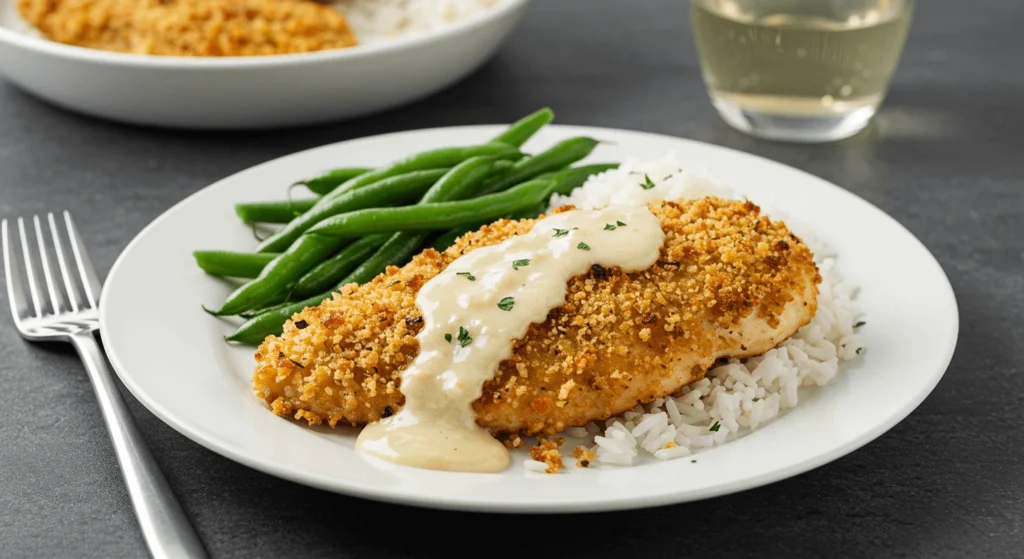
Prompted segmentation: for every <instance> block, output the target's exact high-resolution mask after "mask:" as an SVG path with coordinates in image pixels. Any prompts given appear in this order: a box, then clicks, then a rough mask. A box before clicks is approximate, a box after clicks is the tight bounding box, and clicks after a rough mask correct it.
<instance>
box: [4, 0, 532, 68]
mask: <svg viewBox="0 0 1024 559" xmlns="http://www.w3.org/2000/svg"><path fill="white" fill-rule="evenodd" d="M14 1H15V0H0V2H14ZM529 2H530V0H501V3H500V4H498V5H496V6H492V7H490V8H488V9H486V10H484V11H483V12H481V13H479V14H476V15H474V16H471V17H468V18H466V19H463V20H460V21H456V22H454V23H451V24H449V25H445V26H443V27H439V28H437V29H433V30H430V31H425V32H422V33H416V34H413V35H409V36H406V37H399V38H397V39H392V40H388V41H383V42H378V43H367V44H357V45H353V46H351V47H347V48H342V49H328V50H322V51H315V52H301V53H291V54H270V55H262V56H222V57H192V56H161V55H151V54H135V53H126V52H112V51H105V50H99V49H92V48H87V47H79V46H75V45H66V44H63V43H58V42H55V41H51V40H49V39H46V38H43V37H34V36H32V35H28V34H25V33H21V32H18V31H16V30H14V29H10V28H8V27H7V26H5V25H0V43H4V42H6V43H8V44H10V45H11V46H14V47H18V48H22V49H25V50H31V51H36V52H40V53H43V54H47V55H50V56H54V57H61V58H64V59H70V60H74V61H76V62H87V63H94V64H105V65H110V66H120V67H128V68H141V69H148V68H160V69H170V70H199V71H224V70H228V69H237V68H251V69H252V68H270V67H277V66H286V65H304V64H316V63H319V62H333V61H341V60H350V59H359V58H366V57H371V56H376V55H382V54H390V53H394V52H396V51H401V50H408V49H414V48H417V47H421V46H423V45H426V44H429V43H435V42H437V41H441V40H444V39H446V38H448V37H450V36H457V35H462V34H465V33H469V32H472V31H474V30H476V29H478V28H480V27H483V26H485V25H487V24H489V23H492V22H494V21H498V20H500V19H503V18H506V17H515V15H516V12H518V11H520V10H523V9H525V8H526V7H527V5H528V4H529Z"/></svg>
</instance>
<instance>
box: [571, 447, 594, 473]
mask: <svg viewBox="0 0 1024 559" xmlns="http://www.w3.org/2000/svg"><path fill="white" fill-rule="evenodd" d="M572 457H573V458H575V459H576V466H577V467H579V468H589V467H590V465H591V464H593V463H594V460H596V459H597V453H595V452H594V451H593V450H590V449H589V448H587V447H585V446H578V447H576V448H575V449H573V451H572Z"/></svg>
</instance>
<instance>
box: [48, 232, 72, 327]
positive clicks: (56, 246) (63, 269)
mask: <svg viewBox="0 0 1024 559" xmlns="http://www.w3.org/2000/svg"><path fill="white" fill-rule="evenodd" d="M46 220H47V221H49V222H50V235H51V236H52V237H53V250H54V252H56V253H57V265H58V266H59V267H60V276H61V278H62V279H63V280H64V287H65V288H67V290H68V291H67V293H68V299H69V300H70V302H71V310H72V311H76V312H77V311H78V307H79V305H78V295H77V293H78V289H77V288H76V287H75V280H74V279H73V278H72V277H71V272H70V270H71V268H70V267H69V266H68V259H67V258H65V256H64V243H63V242H62V241H61V240H60V229H59V228H57V221H56V220H55V219H54V218H53V214H52V213H49V214H46Z"/></svg>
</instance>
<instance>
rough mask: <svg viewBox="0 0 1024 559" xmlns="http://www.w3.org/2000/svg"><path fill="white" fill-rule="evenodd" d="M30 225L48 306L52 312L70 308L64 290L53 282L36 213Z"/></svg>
mask: <svg viewBox="0 0 1024 559" xmlns="http://www.w3.org/2000/svg"><path fill="white" fill-rule="evenodd" d="M32 225H33V226H34V227H35V230H36V244H37V245H38V248H39V267H40V268H42V269H43V279H45V280H46V291H47V292H48V293H49V295H50V306H51V307H52V308H53V312H55V313H60V312H63V311H68V310H71V307H70V306H69V305H68V303H67V298H66V297H65V296H64V292H63V291H61V290H59V289H56V287H55V286H54V283H53V267H52V266H50V255H49V251H48V250H47V248H46V244H47V243H46V237H45V236H43V226H42V222H41V220H40V219H39V216H38V215H34V216H32Z"/></svg>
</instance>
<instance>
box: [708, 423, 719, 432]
mask: <svg viewBox="0 0 1024 559" xmlns="http://www.w3.org/2000/svg"><path fill="white" fill-rule="evenodd" d="M721 428H722V424H721V423H719V422H717V421H716V422H715V424H714V425H712V426H711V427H708V431H711V432H712V433H717V432H718V430H719V429H721Z"/></svg>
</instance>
